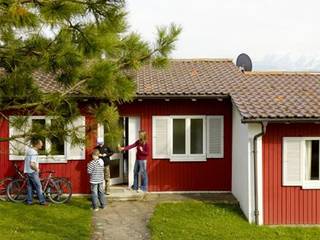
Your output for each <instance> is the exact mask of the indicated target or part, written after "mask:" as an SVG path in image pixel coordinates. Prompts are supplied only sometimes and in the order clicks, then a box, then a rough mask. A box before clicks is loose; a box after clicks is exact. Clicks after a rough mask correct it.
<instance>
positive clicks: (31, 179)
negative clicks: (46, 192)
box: [27, 172, 46, 204]
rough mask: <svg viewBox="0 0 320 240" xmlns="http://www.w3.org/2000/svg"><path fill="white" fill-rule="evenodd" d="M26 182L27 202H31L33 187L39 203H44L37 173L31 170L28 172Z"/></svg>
mask: <svg viewBox="0 0 320 240" xmlns="http://www.w3.org/2000/svg"><path fill="white" fill-rule="evenodd" d="M27 175H28V182H27V203H28V204H31V203H32V195H33V191H32V189H33V188H34V189H35V190H36V192H37V195H38V199H39V202H40V204H44V203H45V202H46V200H45V198H44V196H43V191H42V186H41V182H40V178H39V173H37V172H33V173H28V174H27Z"/></svg>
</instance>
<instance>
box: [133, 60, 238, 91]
mask: <svg viewBox="0 0 320 240" xmlns="http://www.w3.org/2000/svg"><path fill="white" fill-rule="evenodd" d="M242 78H243V74H242V73H241V72H240V71H239V70H238V68H237V67H236V66H235V65H234V64H233V63H232V61H231V60H228V59H187V60H183V59H181V60H170V63H169V64H168V66H167V67H165V68H162V69H158V68H153V67H152V66H151V65H146V66H144V67H142V68H141V69H139V71H138V72H137V73H136V75H135V80H136V83H137V95H138V96H163V95H169V96H199V95H201V96H205V95H211V96H212V95H228V93H229V91H230V87H231V85H232V84H233V83H234V82H237V81H239V80H240V79H242Z"/></svg>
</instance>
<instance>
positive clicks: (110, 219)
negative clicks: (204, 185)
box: [92, 193, 237, 240]
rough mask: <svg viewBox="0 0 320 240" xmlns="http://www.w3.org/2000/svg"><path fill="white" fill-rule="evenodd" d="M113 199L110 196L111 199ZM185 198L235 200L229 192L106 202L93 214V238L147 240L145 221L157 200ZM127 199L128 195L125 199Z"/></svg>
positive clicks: (143, 196)
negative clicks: (105, 205)
mask: <svg viewBox="0 0 320 240" xmlns="http://www.w3.org/2000/svg"><path fill="white" fill-rule="evenodd" d="M111 199H112V198H111ZM187 199H196V200H206V201H214V202H228V203H237V201H236V199H235V198H234V197H233V196H232V194H228V193H221V194H217V193H207V194H199V193H198V194H154V193H153V194H146V195H141V194H140V200H138V201H120V199H117V200H116V201H115V200H113V201H112V202H109V203H108V205H107V207H106V208H105V209H103V210H99V211H98V212H95V213H94V217H93V224H94V233H93V236H92V240H128V239H130V240H147V239H150V233H149V230H148V228H147V224H148V221H149V219H150V217H151V216H152V214H153V210H154V207H155V206H156V204H158V203H159V202H167V201H183V200H187ZM126 200H128V198H126Z"/></svg>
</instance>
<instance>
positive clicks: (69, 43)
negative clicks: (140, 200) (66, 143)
mask: <svg viewBox="0 0 320 240" xmlns="http://www.w3.org/2000/svg"><path fill="white" fill-rule="evenodd" d="M126 14H127V13H126V10H125V1H123V0H59V1H58V0H0V26H1V27H0V72H1V73H0V115H1V116H0V119H2V120H10V121H11V122H10V124H12V125H13V126H15V127H17V128H20V129H24V125H25V124H27V122H28V121H27V118H26V117H16V118H11V119H9V118H8V115H10V114H11V115H12V113H14V115H17V114H19V115H21V116H31V115H46V116H54V119H55V124H54V125H51V126H44V125H41V124H40V125H39V126H37V125H35V126H33V127H32V128H28V130H26V131H24V132H23V133H22V134H21V135H20V136H12V138H11V139H14V138H19V137H29V138H32V137H42V138H44V137H48V138H50V139H55V138H56V139H57V138H59V139H65V138H66V137H71V139H72V142H73V143H74V144H77V143H80V142H81V141H83V139H81V138H80V137H79V136H78V134H77V129H76V128H72V127H71V128H70V127H66V126H71V123H72V121H73V120H74V119H76V118H77V117H78V116H79V115H80V112H79V103H80V104H81V101H82V100H83V99H85V98H86V97H90V98H91V99H94V101H92V100H91V101H87V102H86V105H87V106H88V105H90V106H89V108H88V111H89V112H90V113H91V114H93V115H95V117H96V119H97V121H98V122H99V123H104V124H105V125H106V126H107V127H108V129H107V130H108V133H107V134H108V136H109V138H110V141H112V142H113V143H115V142H116V139H117V136H119V133H120V130H119V127H118V119H119V114H118V110H117V105H118V104H121V103H124V102H128V101H131V100H132V99H133V98H134V96H135V84H134V81H133V79H132V77H131V73H132V71H136V70H138V69H139V68H140V67H141V66H143V65H144V64H150V63H151V64H153V65H155V66H157V67H161V66H164V65H165V64H166V62H167V59H168V55H169V54H170V52H171V51H172V50H173V49H174V44H175V42H176V40H177V37H178V35H179V33H180V31H181V28H180V27H178V26H176V25H174V24H172V25H171V26H169V27H160V28H158V36H157V39H156V41H155V43H154V44H150V43H148V42H146V41H144V40H143V39H142V38H141V36H140V35H139V34H137V33H134V32H130V30H129V28H128V24H127V20H126ZM39 72H40V73H43V74H44V75H46V74H51V75H53V76H54V80H55V82H57V83H58V84H60V85H61V86H62V89H63V91H60V92H51V93H50V92H43V90H42V89H41V88H40V87H39V84H38V83H37V81H36V79H35V73H39ZM40 81H45V79H43V80H42V79H40ZM13 119H14V120H13ZM8 140H10V139H9V138H0V142H1V141H2V142H3V141H8Z"/></svg>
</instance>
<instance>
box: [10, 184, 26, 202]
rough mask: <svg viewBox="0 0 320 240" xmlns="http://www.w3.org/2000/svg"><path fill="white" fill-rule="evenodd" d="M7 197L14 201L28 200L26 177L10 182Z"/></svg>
mask: <svg viewBox="0 0 320 240" xmlns="http://www.w3.org/2000/svg"><path fill="white" fill-rule="evenodd" d="M7 197H8V198H9V199H10V200H11V201H12V202H24V201H26V200H27V184H26V181H25V180H24V179H15V180H13V181H12V182H10V183H9V184H8V187H7Z"/></svg>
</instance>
